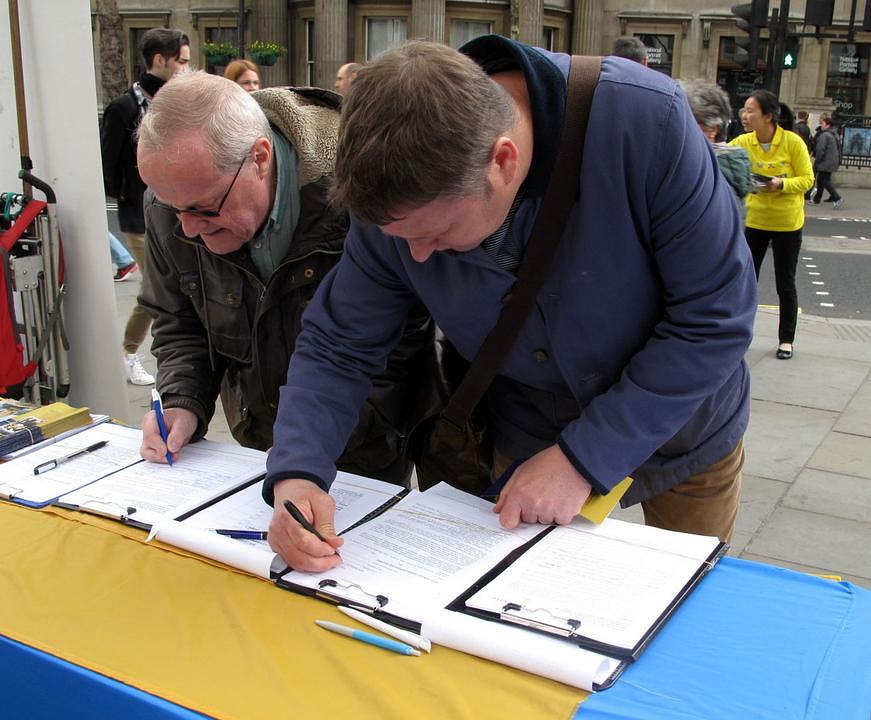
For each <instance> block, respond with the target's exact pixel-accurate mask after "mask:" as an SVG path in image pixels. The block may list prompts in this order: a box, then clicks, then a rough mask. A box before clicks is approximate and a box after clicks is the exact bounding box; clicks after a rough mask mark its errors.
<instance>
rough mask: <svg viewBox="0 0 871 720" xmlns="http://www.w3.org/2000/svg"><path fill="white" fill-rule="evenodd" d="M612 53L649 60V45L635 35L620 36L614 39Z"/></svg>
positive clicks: (642, 60)
mask: <svg viewBox="0 0 871 720" xmlns="http://www.w3.org/2000/svg"><path fill="white" fill-rule="evenodd" d="M611 54H612V55H616V56H617V57H623V58H627V59H629V60H634V61H635V62H637V63H644V61H645V60H647V46H646V45H645V44H644V43H643V42H642V41H641V39H640V38H637V37H634V36H631V37H618V38H617V39H616V40H615V41H614V50H613V52H612V53H611Z"/></svg>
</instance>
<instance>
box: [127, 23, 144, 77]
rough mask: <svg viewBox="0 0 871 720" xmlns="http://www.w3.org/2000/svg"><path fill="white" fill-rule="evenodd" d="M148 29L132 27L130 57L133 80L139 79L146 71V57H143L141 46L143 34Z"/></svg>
mask: <svg viewBox="0 0 871 720" xmlns="http://www.w3.org/2000/svg"><path fill="white" fill-rule="evenodd" d="M148 30H149V28H147V27H141V28H139V27H137V28H130V59H131V61H132V65H133V78H132V79H133V80H138V79H139V76H140V75H142V73H144V72H145V58H143V57H142V53H141V52H139V48H140V46H141V45H142V36H143V35H145V33H147V32H148Z"/></svg>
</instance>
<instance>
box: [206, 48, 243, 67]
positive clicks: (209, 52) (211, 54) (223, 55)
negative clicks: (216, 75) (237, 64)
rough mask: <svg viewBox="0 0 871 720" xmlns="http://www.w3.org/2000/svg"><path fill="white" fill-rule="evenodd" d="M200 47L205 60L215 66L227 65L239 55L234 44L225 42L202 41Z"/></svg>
mask: <svg viewBox="0 0 871 720" xmlns="http://www.w3.org/2000/svg"><path fill="white" fill-rule="evenodd" d="M201 49H202V51H203V55H205V57H206V62H207V63H208V64H209V65H215V66H222V65H227V64H228V63H229V62H230V61H231V60H232V59H233V58H235V57H238V55H239V53H238V51H237V50H236V46H235V45H232V44H230V43H227V42H220V43H203V46H202V48H201Z"/></svg>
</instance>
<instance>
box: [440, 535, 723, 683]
mask: <svg viewBox="0 0 871 720" xmlns="http://www.w3.org/2000/svg"><path fill="white" fill-rule="evenodd" d="M560 529H561V528H560V527H559V526H552V527H550V528H548V530H547V531H545V532H544V533H542V534H540V535H538V536H537V537H535V538H533V539H532V540H530V541H529V542H528V543H526V544H524V545H522V546H521V547H519V548H517V549H516V550H514V551H513V552H512V553H510V554H509V555H507V556H506V557H505V558H504V559H503V560H502V562H500V563H498V564H497V565H495V566H494V567H493V568H491V569H490V570H489V571H488V572H486V573H484V574H483V575H482V576H481V577H480V578H479V579H478V580H477V581H475V582H474V583H473V584H472V585H471V586H470V587H469V588H468V589H467V590H465V591H464V592H463V593H462V594H461V595H459V596H458V597H457V598H455V599H454V600H453V601H451V603H449V604H448V606H447V609H448V610H451V611H454V612H460V613H465V614H467V615H471V616H473V617H477V618H481V619H484V620H488V621H491V622H499V623H504V624H513V625H517V626H519V627H523V628H524V629H526V630H529V631H530V632H536V633H543V634H546V635H549V636H551V637H557V638H561V639H563V640H565V641H566V642H571V643H574V644H576V645H577V646H578V647H582V648H584V649H586V650H591V651H593V652H596V653H599V654H602V655H607V656H609V657H612V658H616V659H618V660H620V661H622V662H626V663H631V662H633V661H635V660H637V659H638V657H639V656H640V655H641V654H642V652H643V651H644V649H645V648H646V647H647V646H648V645H649V643H650V641H651V640H652V639H653V638H654V637H655V635H656V633H657V632H659V630H660V629H661V628H662V627H663V626H664V625H665V623H666V622H667V621H668V619H669V618H670V617H671V616H672V615H673V614H674V613H675V612H676V611H677V609H678V608H679V606H680V605H681V603H682V602H683V601H684V600H685V599H686V597H687V596H688V595H689V594H690V593H691V592H692V590H693V589H694V588H695V587H696V586H697V585H698V583H699V582H700V581H701V579H702V578H703V577H704V576H705V575H706V574H707V573H708V572H710V571H711V570H712V569H713V568H714V566H715V565H716V563H717V562H718V561H719V559H720V558H721V557H722V556H723V555H724V554H725V552H726V550H727V549H728V545H726V543H723V542H718V543H717V545H716V547H715V548H714V549H713V550H712V551H711V553H710V554H709V555H708V556H707V557H706V558H705V559H704V560H702V561H700V562H699V564H698V566H697V567H696V569H695V571H694V572H693V573H692V575H691V576H690V577H689V578H688V579H687V581H686V582H685V583H684V584H683V586H682V587H681V588H680V590H679V591H678V592H677V593H675V594H674V595H673V596H672V598H671V600H670V602H668V604H667V605H666V607H664V608H663V609H662V611H661V612H660V613H659V614H658V615H657V617H656V618H655V620H654V621H653V622H651V623H650V624H649V626H648V627H647V628H646V630H645V632H644V633H643V635H642V636H641V637H640V639H639V640H638V641H637V642H635V643H633V644H632V645H631V646H621V645H616V644H612V643H608V642H602V641H599V640H596V639H594V638H591V637H589V636H587V635H585V634H584V624H583V621H582V620H581V619H579V616H576V615H574V614H568V615H565V614H562V613H558V612H552V611H551V610H549V609H548V608H546V607H535V608H529V607H525V606H524V604H523V603H521V602H514V601H508V602H506V603H504V604H503V605H502V607H501V609H500V611H499V612H493V611H489V610H484V609H481V608H477V607H473V606H472V605H470V604H469V600H470V599H471V598H472V597H473V596H474V595H476V594H477V593H478V592H479V591H480V590H482V589H484V588H486V587H487V586H488V585H489V584H490V583H492V582H493V581H494V580H495V579H496V578H498V577H499V576H500V575H502V574H503V573H504V572H506V571H507V570H508V568H510V567H511V566H512V565H514V564H515V563H516V562H517V560H518V559H520V558H521V557H523V556H524V555H526V554H527V553H528V552H529V551H530V549H531V548H533V547H534V546H535V545H537V544H538V543H541V542H542V541H543V540H544V539H545V538H546V537H548V535H550V534H551V533H553V532H557V531H559V530H560ZM579 610H580V611H581V612H582V609H580V608H579ZM615 679H616V678H615ZM612 682H613V681H612Z"/></svg>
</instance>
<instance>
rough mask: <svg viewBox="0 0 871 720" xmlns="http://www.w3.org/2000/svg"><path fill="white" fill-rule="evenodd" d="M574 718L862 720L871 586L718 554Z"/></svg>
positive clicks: (869, 687)
mask: <svg viewBox="0 0 871 720" xmlns="http://www.w3.org/2000/svg"><path fill="white" fill-rule="evenodd" d="M575 717H576V720H618V719H619V720H657V719H658V718H663V719H665V718H668V720H719V719H722V720H736V719H737V718H742V719H743V718H752V719H753V720H799V719H801V720H823V719H828V718H833V719H834V718H837V720H853V719H855V720H869V718H871V592H869V591H868V590H864V589H862V588H858V587H856V586H855V585H851V584H850V583H846V582H833V581H831V580H826V579H822V578H817V577H814V576H811V575H805V574H803V573H798V572H794V571H791V570H786V569H784V568H779V567H774V566H771V565H762V564H759V563H753V562H749V561H746V560H735V559H733V558H723V560H721V561H720V563H719V565H718V566H717V568H716V569H715V570H714V571H713V572H711V573H709V574H708V575H707V577H705V578H704V580H703V581H702V582H701V583H700V585H699V586H698V587H697V588H696V589H695V590H694V591H693V593H692V594H691V595H690V596H689V597H688V598H687V600H686V601H685V602H684V604H683V605H682V606H681V607H680V609H679V611H678V612H677V613H676V614H675V615H674V616H673V617H672V618H671V620H669V622H668V623H667V624H666V626H665V627H664V628H663V629H662V630H661V631H660V633H659V634H658V635H657V637H656V638H655V639H654V640H653V642H652V643H651V644H650V646H649V647H648V648H647V649H646V650H645V652H644V654H643V655H642V656H641V658H639V660H638V661H637V662H636V663H634V664H633V665H632V666H631V667H629V668H628V669H627V670H626V672H625V673H624V674H623V676H622V677H621V678H620V679H619V680H618V681H617V683H616V684H615V685H614V686H613V687H612V688H611V689H610V690H607V691H604V692H601V693H597V694H595V695H594V696H592V697H590V698H589V699H588V700H587V701H586V702H584V703H583V704H582V705H581V706H580V707H579V708H578V710H577V712H576V714H575Z"/></svg>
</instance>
